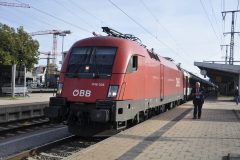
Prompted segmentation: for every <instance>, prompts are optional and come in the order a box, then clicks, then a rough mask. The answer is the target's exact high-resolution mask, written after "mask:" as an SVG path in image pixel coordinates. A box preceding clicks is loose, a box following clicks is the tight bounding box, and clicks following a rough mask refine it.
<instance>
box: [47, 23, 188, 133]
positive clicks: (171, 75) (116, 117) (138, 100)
mask: <svg viewBox="0 0 240 160" xmlns="http://www.w3.org/2000/svg"><path fill="white" fill-rule="evenodd" d="M103 31H104V32H106V33H108V34H109V35H110V36H107V37H104V36H99V37H92V38H87V39H83V40H80V41H78V42H76V43H75V44H74V45H73V46H72V47H71V49H70V50H69V52H68V54H67V56H66V58H65V60H64V63H63V66H62V70H61V74H60V78H59V84H58V90H57V95H56V97H51V98H50V103H49V107H46V108H45V109H44V114H45V116H47V117H49V118H50V119H52V120H54V121H55V122H64V123H66V124H67V125H68V129H69V132H71V133H73V134H75V135H78V136H91V137H92V136H109V135H113V134H116V133H117V132H119V131H121V130H123V129H125V128H127V127H128V126H129V125H132V124H137V123H140V122H141V121H144V120H145V119H147V118H148V117H149V116H152V115H155V114H159V113H160V112H164V111H165V110H166V109H171V108H172V107H174V106H175V105H178V104H179V103H180V102H181V100H183V99H184V95H183V72H182V70H181V68H180V67H179V66H177V65H176V64H174V63H172V62H170V61H168V60H166V59H165V58H162V57H160V56H158V55H157V54H155V53H154V52H153V51H150V50H147V49H146V48H145V46H144V45H142V44H141V43H140V42H139V39H138V38H136V37H133V36H132V35H125V34H121V33H120V32H117V31H115V30H113V29H111V28H108V27H103Z"/></svg>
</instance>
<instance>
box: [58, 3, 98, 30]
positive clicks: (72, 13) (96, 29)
mask: <svg viewBox="0 0 240 160" xmlns="http://www.w3.org/2000/svg"><path fill="white" fill-rule="evenodd" d="M55 1H56V2H57V3H58V4H59V5H61V6H62V7H63V8H65V9H66V10H68V11H69V12H70V13H72V14H73V15H75V16H76V17H77V18H78V19H80V20H81V21H83V22H84V23H86V24H87V25H89V26H90V27H92V28H93V29H95V30H97V29H96V28H94V27H93V26H92V25H90V24H89V23H87V22H86V21H85V20H83V19H82V18H80V17H79V16H78V15H76V14H75V13H73V12H72V11H71V10H70V9H68V8H67V7H65V6H64V5H62V4H61V3H60V2H58V1H57V0H55Z"/></svg>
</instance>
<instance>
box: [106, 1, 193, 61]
mask: <svg viewBox="0 0 240 160" xmlns="http://www.w3.org/2000/svg"><path fill="white" fill-rule="evenodd" d="M108 1H109V2H111V3H112V4H113V5H114V6H115V7H116V8H118V9H119V10H120V11H121V12H123V13H124V14H125V15H126V16H127V17H129V18H130V19H131V20H132V21H134V22H135V23H137V24H138V25H139V26H140V27H141V28H142V29H144V30H145V31H146V32H148V33H149V34H150V35H151V36H153V37H154V38H155V39H157V40H158V41H159V42H160V43H161V44H163V45H164V46H165V47H167V48H168V49H169V50H171V51H172V52H173V53H175V54H176V55H178V56H179V57H180V58H181V59H183V60H184V61H186V62H187V63H188V64H190V63H189V62H188V61H187V60H185V59H184V58H183V57H182V56H180V55H179V54H178V53H176V52H175V51H174V50H173V49H171V48H170V47H169V46H167V45H166V44H165V43H163V42H162V41H161V40H159V39H158V38H157V37H155V36H154V35H153V34H152V33H151V32H149V31H148V30H147V29H146V28H144V27H143V26H142V25H141V24H139V23H138V22H137V21H135V20H134V19H133V18H132V17H131V16H129V15H128V14H127V13H126V12H124V11H123V10H122V9H121V8H119V7H118V6H117V5H116V4H114V3H113V2H112V1H111V0H108ZM190 65H193V64H190Z"/></svg>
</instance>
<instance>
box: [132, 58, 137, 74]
mask: <svg viewBox="0 0 240 160" xmlns="http://www.w3.org/2000/svg"><path fill="white" fill-rule="evenodd" d="M132 61H133V63H132V68H133V72H134V71H137V69H138V56H133V57H132Z"/></svg>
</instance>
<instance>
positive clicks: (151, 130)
mask: <svg viewBox="0 0 240 160" xmlns="http://www.w3.org/2000/svg"><path fill="white" fill-rule="evenodd" d="M231 99H232V97H218V98H216V97H213V96H210V97H209V98H208V99H206V100H205V103H204V105H203V109H202V119H196V120H193V119H192V115H193V110H192V111H190V112H188V113H187V112H186V113H187V114H186V115H185V116H184V117H183V118H182V119H180V120H179V119H175V118H176V117H178V116H179V115H180V114H182V113H184V112H185V111H186V110H188V109H189V108H191V106H192V102H187V103H185V104H183V105H181V106H178V107H177V108H175V109H173V110H171V111H169V112H166V113H164V114H162V115H160V116H157V117H155V118H154V119H150V120H148V121H146V122H143V123H141V124H139V125H137V126H135V127H132V128H131V129H129V130H127V131H125V132H121V133H120V134H118V135H117V136H115V137H112V138H111V139H110V140H108V141H107V142H105V143H103V144H101V145H99V146H98V147H95V148H94V149H92V150H89V151H87V152H85V153H83V154H81V155H79V156H78V157H77V159H85V158H89V159H90V158H92V157H94V158H95V157H97V158H98V159H104V158H106V159H118V158H120V157H121V156H122V159H123V157H124V158H126V159H134V158H135V159H139V160H141V159H144V160H145V159H164V160H168V159H171V160H172V159H177V160H178V159H184V160H185V159H193V160H197V159H199V160H201V159H204V160H206V159H221V158H222V156H227V155H228V153H240V123H239V121H238V119H237V118H236V115H235V114H234V113H233V111H232V110H233V109H234V110H236V112H237V113H239V116H240V107H239V108H238V107H236V106H234V105H232V103H234V102H231V101H229V100H231ZM173 119H174V121H172V120H173ZM178 120H179V121H178ZM129 151H131V152H129ZM99 153H101V154H99ZM123 155H124V156H123ZM120 159H121V158H120Z"/></svg>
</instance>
